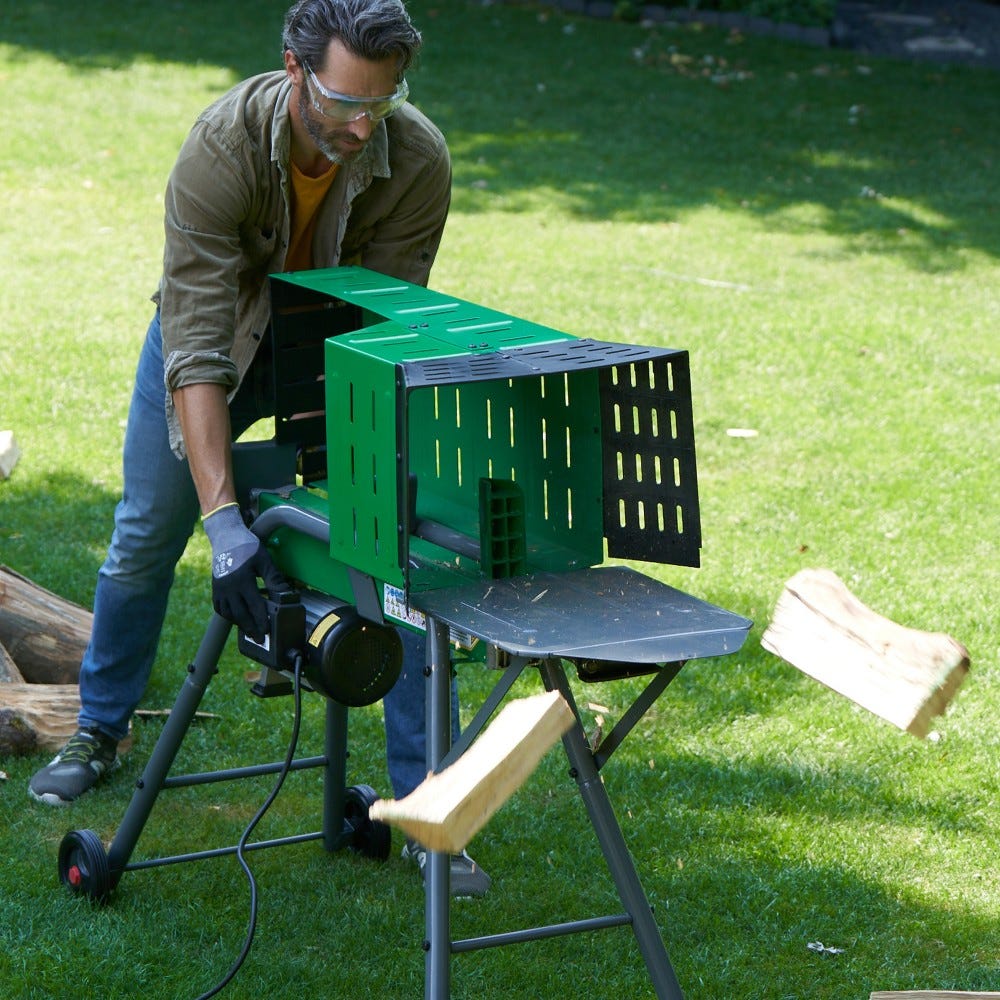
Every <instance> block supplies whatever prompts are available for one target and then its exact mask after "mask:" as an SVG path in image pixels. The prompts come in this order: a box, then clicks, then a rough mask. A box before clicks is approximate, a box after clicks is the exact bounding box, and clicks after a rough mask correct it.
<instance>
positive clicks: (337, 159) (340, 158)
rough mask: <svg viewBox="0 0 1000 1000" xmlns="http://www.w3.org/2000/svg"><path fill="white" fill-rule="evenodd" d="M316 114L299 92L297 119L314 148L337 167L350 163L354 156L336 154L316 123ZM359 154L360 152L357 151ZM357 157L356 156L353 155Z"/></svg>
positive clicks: (303, 92) (302, 92)
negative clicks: (314, 116)
mask: <svg viewBox="0 0 1000 1000" xmlns="http://www.w3.org/2000/svg"><path fill="white" fill-rule="evenodd" d="M315 113H316V112H315V111H314V110H313V106H312V105H311V104H310V103H309V101H307V100H306V95H305V91H304V90H301V91H299V118H300V119H301V121H302V124H303V125H304V126H305V129H306V132H307V133H308V135H309V138H310V139H312V141H313V142H314V143H315V145H316V148H317V149H318V150H319V151H320V152H321V153H322V154H323V155H324V156H325V157H326V158H327V159H328V160H329V161H330V162H331V163H336V164H337V165H338V166H341V167H342V166H344V165H345V164H347V163H350V161H351V160H353V159H354V156H344V154H343V153H338V152H337V150H336V149H334V148H333V146H331V145H330V141H329V139H328V138H327V137H326V135H325V134H324V133H323V131H322V129H321V128H320V127H319V125H318V124H317V123H316V120H315V118H313V115H314V114H315ZM358 152H360V150H359V151H358ZM355 155H357V154H355Z"/></svg>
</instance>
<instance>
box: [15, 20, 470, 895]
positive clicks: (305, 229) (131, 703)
mask: <svg viewBox="0 0 1000 1000" xmlns="http://www.w3.org/2000/svg"><path fill="white" fill-rule="evenodd" d="M420 43H421V38H420V34H419V32H418V31H417V30H416V29H415V28H414V27H413V25H412V23H411V21H410V19H409V16H408V14H407V13H406V10H405V8H404V7H403V6H402V3H401V2H400V0H300V2H298V3H296V4H294V5H293V6H292V7H291V9H290V10H289V11H288V13H287V14H286V16H285V24H284V33H283V38H282V44H283V49H284V71H283V72H276V73H267V74H263V75H261V76H257V77H254V78H251V79H249V80H246V81H244V82H243V83H241V84H239V85H237V86H236V87H234V88H233V89H232V90H231V91H230V92H229V93H227V94H226V95H224V96H223V97H222V98H220V99H219V100H218V101H216V102H215V103H214V104H213V105H212V106H210V107H209V108H208V109H207V110H206V111H205V112H204V113H203V114H202V115H201V116H200V117H199V118H198V120H197V122H196V123H195V125H194V127H193V128H192V130H191V132H190V134H189V136H188V138H187V140H186V141H185V142H184V144H183V146H182V148H181V151H180V154H179V156H178V159H177V162H176V164H175V166H174V169H173V171H172V172H171V175H170V179H169V181H168V185H167V190H166V197H165V205H166V211H165V231H166V238H165V245H164V255H163V274H162V277H161V280H160V285H159V289H158V291H157V293H156V295H154V297H153V300H154V302H155V303H156V305H157V310H156V313H155V315H154V317H153V320H152V323H151V324H150V327H149V331H148V333H147V337H146V341H145V344H144V346H143V349H142V352H141V355H140V359H139V365H138V369H137V373H136V382H135V388H134V391H133V397H132V402H131V406H130V409H129V418H128V424H127V427H126V434H125V445H124V455H123V465H124V490H123V495H122V500H121V502H120V503H119V505H118V507H117V508H116V511H115V527H114V533H113V535H112V539H111V545H110V547H109V550H108V556H107V559H106V560H105V562H104V565H103V566H102V567H101V570H100V572H99V574H98V584H97V591H96V594H95V599H94V626H93V633H92V638H91V641H90V645H89V646H88V648H87V651H86V653H85V654H84V658H83V662H82V664H81V668H80V700H81V710H80V715H79V721H78V725H79V729H78V731H77V733H76V734H75V735H74V736H73V737H71V739H70V740H69V742H68V743H67V744H66V746H65V747H64V748H63V750H62V751H61V752H60V753H59V754H58V755H57V756H56V758H55V759H54V760H53V761H52V762H51V763H50V764H49V765H48V766H47V767H45V768H43V769H42V770H40V771H39V772H38V773H37V774H35V775H34V777H33V778H32V779H31V782H30V784H29V792H30V794H31V795H32V796H33V797H34V798H35V799H37V800H38V801H41V802H44V803H47V804H50V805H64V804H66V803H69V802H72V801H73V800H75V799H76V798H78V797H79V796H80V795H82V794H83V793H84V792H86V791H88V790H89V789H90V788H92V787H93V786H94V785H95V784H96V783H97V782H98V781H99V780H100V779H101V778H102V777H103V776H104V775H106V774H107V773H108V772H110V771H111V770H113V769H114V768H115V767H116V766H117V765H118V758H117V753H116V751H117V744H118V741H119V740H121V739H122V738H123V737H124V736H125V734H126V732H127V730H128V724H129V719H130V717H131V715H132V712H133V711H134V709H135V707H136V705H137V704H138V703H139V700H140V699H141V697H142V695H143V692H144V690H145V688H146V685H147V683H148V680H149V675H150V671H151V669H152V663H153V659H154V656H155V652H156V646H157V643H158V640H159V635H160V631H161V628H162V625H163V620H164V616H165V613H166V607H167V596H168V592H169V589H170V586H171V584H172V582H173V576H174V569H175V566H176V563H177V561H178V559H179V558H180V556H181V555H182V553H183V551H184V548H185V546H186V544H187V540H188V538H189V537H190V535H191V532H192V530H193V526H194V522H195V520H196V518H197V516H198V513H199V510H200V513H201V519H202V523H203V525H204V529H205V533H206V534H207V536H208V538H209V541H210V543H211V546H212V597H213V605H214V607H215V609H216V611H218V612H219V614H221V615H222V616H223V617H225V618H227V619H228V620H230V621H232V622H233V623H234V624H236V625H237V626H238V627H239V628H241V629H242V630H244V631H246V632H248V633H249V634H251V635H254V636H257V637H260V636H262V635H263V632H264V630H265V629H266V627H267V614H266V609H265V604H264V601H263V599H262V597H261V596H260V593H259V590H258V583H257V579H258V577H260V578H261V579H262V580H263V581H264V583H265V585H267V586H268V587H269V589H273V588H275V587H279V586H281V585H282V583H283V581H282V580H281V577H280V574H279V573H278V572H277V570H276V569H275V567H274V565H273V563H272V562H271V560H270V558H269V556H268V553H267V550H266V549H265V548H264V546H262V545H261V543H260V541H259V540H258V539H257V537H256V536H255V535H254V534H253V533H252V532H251V531H250V530H249V529H248V528H247V527H246V526H245V524H244V522H243V519H242V516H241V514H240V511H239V507H238V505H237V503H236V494H235V490H234V485H233V471H232V458H231V443H232V441H233V440H234V439H235V438H236V437H238V436H239V435H240V434H241V433H242V432H243V431H244V430H245V429H246V428H247V427H249V426H250V425H251V424H252V423H254V422H255V421H256V420H258V419H259V418H260V417H262V416H268V415H271V414H272V413H273V400H268V399H266V395H267V394H266V392H265V391H264V387H265V386H267V385H268V384H269V383H268V380H267V378H266V374H262V373H265V372H266V368H267V365H268V364H269V357H268V355H269V348H268V345H267V334H268V323H269V319H270V301H269V295H268V283H267V276H268V274H270V273H274V272H277V271H285V270H300V269H307V268H312V267H326V266H332V265H336V264H338V263H340V264H361V265H363V266H365V267H369V268H371V269H373V270H376V271H380V272H382V273H385V274H389V275H392V276H393V277H397V278H401V279H404V280H407V281H412V282H416V283H420V284H426V282H427V279H428V276H429V273H430V269H431V265H432V264H433V262H434V258H435V255H436V253H437V250H438V245H439V243H440V240H441V234H442V231H443V228H444V224H445V219H446V218H447V214H448V207H449V203H450V195H451V162H450V158H449V155H448V150H447V147H446V145H445V141H444V138H443V137H442V135H441V133H440V132H439V131H438V129H437V128H436V127H435V126H434V125H433V124H432V123H431V122H430V121H429V120H428V119H427V118H426V117H425V116H424V115H422V114H421V113H420V112H419V111H417V110H416V109H415V108H413V107H412V106H411V105H409V104H407V103H406V96H407V92H408V90H407V84H406V81H405V76H404V74H405V72H406V70H407V68H408V67H409V66H410V65H411V63H412V61H413V59H414V57H415V56H416V54H417V52H418V50H419V47H420ZM262 345H263V346H262ZM258 348H260V350H258ZM334 488H335V486H334ZM403 639H404V667H403V674H402V676H401V678H400V681H399V682H398V683H397V685H396V687H395V688H394V689H393V691H392V692H391V693H390V695H388V696H387V697H386V698H385V701H384V707H385V726H386V745H387V760H388V765H389V773H390V778H391V780H392V784H393V792H394V794H395V795H396V797H397V798H399V797H402V796H403V795H406V794H407V793H408V792H409V791H411V790H412V789H413V788H414V787H415V786H416V785H417V784H418V783H419V782H420V781H421V780H422V779H423V777H424V776H425V773H426V769H425V758H424V733H423V727H424V682H423V675H422V668H423V643H422V640H421V639H420V638H419V637H417V636H415V635H413V634H412V633H404V634H403ZM403 853H404V856H405V857H409V858H412V859H413V860H414V861H416V862H417V863H418V864H419V865H420V867H421V869H423V862H424V860H425V852H424V851H423V850H422V849H421V848H420V847H419V845H416V844H413V843H410V842H408V843H407V845H406V847H405V848H404V852H403ZM488 886H489V878H488V876H486V874H485V873H484V872H483V871H482V870H481V869H479V868H478V867H477V866H476V865H475V864H474V863H473V862H472V861H471V859H469V858H468V856H467V855H461V856H457V857H456V858H455V859H453V863H452V891H453V892H454V893H455V894H456V895H476V894H481V893H482V892H485V891H486V888H488Z"/></svg>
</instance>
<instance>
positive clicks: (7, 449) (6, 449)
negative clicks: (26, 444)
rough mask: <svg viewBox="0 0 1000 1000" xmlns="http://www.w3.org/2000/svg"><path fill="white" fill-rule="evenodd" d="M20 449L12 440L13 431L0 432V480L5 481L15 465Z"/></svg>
mask: <svg viewBox="0 0 1000 1000" xmlns="http://www.w3.org/2000/svg"><path fill="white" fill-rule="evenodd" d="M20 457H21V449H20V448H18V446H17V442H16V441H15V440H14V432H13V431H0V479H6V478H7V477H8V476H9V475H10V474H11V473H12V472H13V471H14V466H15V465H17V460H18V459H19V458H20Z"/></svg>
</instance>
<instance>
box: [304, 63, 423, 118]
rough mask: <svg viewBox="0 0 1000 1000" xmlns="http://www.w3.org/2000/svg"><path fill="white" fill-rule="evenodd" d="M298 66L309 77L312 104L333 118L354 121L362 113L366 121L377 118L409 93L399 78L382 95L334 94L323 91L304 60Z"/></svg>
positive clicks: (322, 113)
mask: <svg viewBox="0 0 1000 1000" xmlns="http://www.w3.org/2000/svg"><path fill="white" fill-rule="evenodd" d="M302 65H303V69H305V71H306V76H307V77H308V78H309V84H310V88H311V96H312V106H313V107H314V108H315V109H316V110H317V111H318V112H319V113H320V114H321V115H323V116H324V117H325V118H332V119H333V120H334V121H338V122H356V121H357V120H358V119H359V118H364V117H365V116H366V115H367V116H368V120H369V121H372V122H378V121H381V120H382V119H383V118H388V117H389V115H391V114H392V113H393V112H394V111H397V110H398V109H399V108H400V107H401V106H402V105H403V104H405V103H406V98H407V97H408V96H409V93H410V88H409V86H408V84H407V82H406V80H400V81H399V86H398V87H397V88H396V91H395V93H392V94H388V95H386V96H385V97H351V96H350V95H349V94H338V93H337V92H336V91H335V90H327V89H326V87H324V86H323V84H321V83H320V82H319V80H318V79H317V78H316V74H315V73H314V72H313V71H312V70H311V69H310V68H309V67H308V66H307V65H306V64H305V63H303V64H302Z"/></svg>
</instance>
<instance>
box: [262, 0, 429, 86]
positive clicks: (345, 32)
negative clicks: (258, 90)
mask: <svg viewBox="0 0 1000 1000" xmlns="http://www.w3.org/2000/svg"><path fill="white" fill-rule="evenodd" d="M334 38H336V39H339V40H340V41H341V42H342V43H343V44H344V46H345V47H346V48H347V50H348V51H349V52H351V53H352V54H354V55H356V56H360V57H361V58H362V59H370V60H372V61H373V62H378V61H381V60H383V59H390V58H393V57H395V58H396V59H397V60H398V65H399V69H398V76H399V78H402V76H403V74H404V73H405V72H406V70H407V69H408V68H409V67H410V65H411V63H412V62H413V60H414V58H415V57H416V55H417V53H418V52H419V51H420V43H421V38H420V32H419V31H417V29H416V28H415V27H414V26H413V23H412V22H411V21H410V15H409V14H408V13H407V11H406V8H405V7H404V6H403V4H402V2H401V0H298V2H297V3H294V4H292V6H291V7H290V8H289V10H288V13H287V14H285V27H284V30H283V32H282V35H281V45H282V49H283V50H290V51H291V52H292V54H293V55H294V56H295V57H296V59H298V60H299V62H300V63H307V64H308V65H309V66H310V67H312V68H313V69H320V68H322V67H323V64H324V62H325V61H326V50H327V46H328V45H329V44H330V42H331V41H332V40H333V39H334Z"/></svg>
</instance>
